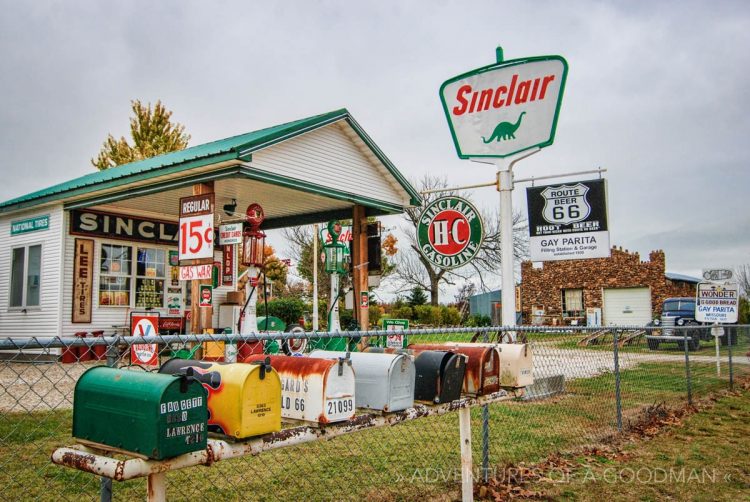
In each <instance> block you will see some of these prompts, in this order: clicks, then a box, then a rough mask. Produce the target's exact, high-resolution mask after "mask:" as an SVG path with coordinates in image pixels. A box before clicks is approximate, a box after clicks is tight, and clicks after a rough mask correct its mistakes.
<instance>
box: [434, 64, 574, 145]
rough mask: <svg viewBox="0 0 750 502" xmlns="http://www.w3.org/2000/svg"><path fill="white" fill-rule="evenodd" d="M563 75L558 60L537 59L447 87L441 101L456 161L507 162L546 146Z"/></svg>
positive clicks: (473, 75)
mask: <svg viewBox="0 0 750 502" xmlns="http://www.w3.org/2000/svg"><path fill="white" fill-rule="evenodd" d="M567 73H568V65H567V63H566V62H565V60H564V59H563V58H562V57H560V56H540V57H531V58H524V59H515V60H510V61H505V62H501V63H497V64H493V65H490V66H485V67H483V68H478V69H476V70H473V71H471V72H468V73H464V74H463V75H459V76H457V77H454V78H452V79H450V80H448V81H446V82H445V83H444V84H443V85H442V86H441V87H440V98H441V100H442V103H443V110H444V111H445V115H446V117H447V119H448V125H449V127H450V129H451V134H452V135H453V142H454V144H455V146H456V150H457V152H458V156H459V157H461V158H462V159H466V158H471V157H507V156H510V155H513V154H515V153H518V152H522V151H524V150H528V149H530V148H535V147H540V148H542V147H545V146H549V145H551V144H552V142H553V140H554V137H555V127H556V125H557V115H558V113H559V110H560V103H561V102H562V96H563V89H564V87H565V78H566V76H567Z"/></svg>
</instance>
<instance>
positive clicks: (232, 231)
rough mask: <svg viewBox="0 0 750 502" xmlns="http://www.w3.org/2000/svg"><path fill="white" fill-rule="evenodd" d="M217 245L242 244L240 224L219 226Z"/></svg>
mask: <svg viewBox="0 0 750 502" xmlns="http://www.w3.org/2000/svg"><path fill="white" fill-rule="evenodd" d="M219 244H221V245H222V246H227V245H229V244H242V223H227V224H225V225H220V226H219Z"/></svg>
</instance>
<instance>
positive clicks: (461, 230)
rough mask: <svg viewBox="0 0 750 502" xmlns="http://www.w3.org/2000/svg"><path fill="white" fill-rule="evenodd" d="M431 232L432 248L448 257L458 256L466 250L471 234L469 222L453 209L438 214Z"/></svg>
mask: <svg viewBox="0 0 750 502" xmlns="http://www.w3.org/2000/svg"><path fill="white" fill-rule="evenodd" d="M429 232H430V234H429V235H430V243H431V244H432V246H433V247H434V248H435V249H436V250H437V251H438V252H439V253H441V254H444V255H446V256H454V255H457V254H458V253H460V252H461V251H463V250H464V249H466V246H467V245H468V244H469V237H470V234H471V231H470V228H469V220H467V219H466V216H464V215H463V214H461V213H459V212H458V211H455V210H453V209H448V210H445V211H441V212H440V213H438V215H437V216H436V217H435V218H434V220H433V222H432V225H431V226H430V230H429Z"/></svg>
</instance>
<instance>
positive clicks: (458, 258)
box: [417, 196, 484, 269]
mask: <svg viewBox="0 0 750 502" xmlns="http://www.w3.org/2000/svg"><path fill="white" fill-rule="evenodd" d="M483 236H484V228H483V225H482V218H481V217H480V215H479V211H477V209H476V208H475V207H474V206H473V205H472V204H471V203H470V202H469V201H467V200H465V199H462V198H460V197H453V196H450V197H441V198H439V199H436V200H434V201H432V202H431V203H430V204H428V205H427V207H425V209H424V211H422V214H421V215H420V216H419V223H418V224H417V245H418V246H419V252H420V253H422V256H424V257H425V259H427V261H429V262H430V263H432V264H433V265H436V266H438V267H440V268H446V269H453V268H458V267H462V266H464V265H466V264H467V263H469V262H470V261H471V260H472V259H473V258H474V257H475V256H476V254H477V253H478V252H479V248H480V247H481V245H482V238H483Z"/></svg>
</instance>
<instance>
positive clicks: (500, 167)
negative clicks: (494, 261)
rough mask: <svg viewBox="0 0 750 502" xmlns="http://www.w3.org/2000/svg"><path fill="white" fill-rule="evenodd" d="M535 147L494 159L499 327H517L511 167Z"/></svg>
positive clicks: (514, 335)
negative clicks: (497, 205) (497, 199)
mask: <svg viewBox="0 0 750 502" xmlns="http://www.w3.org/2000/svg"><path fill="white" fill-rule="evenodd" d="M539 150H540V149H539V148H534V149H531V150H528V151H526V152H523V153H520V154H518V155H514V156H511V157H504V158H499V159H496V160H495V162H494V163H495V165H496V166H497V183H498V186H497V190H498V191H499V192H500V236H501V239H500V259H501V264H500V265H501V267H502V286H501V288H502V289H501V290H502V293H501V294H502V296H501V300H502V324H503V326H515V325H516V294H515V291H516V279H515V274H514V269H515V260H514V256H513V166H514V165H515V163H516V162H518V161H519V160H521V159H525V158H526V157H529V156H531V155H534V154H535V153H537V152H538V151H539ZM509 336H510V341H511V342H515V341H516V333H515V332H510V333H509Z"/></svg>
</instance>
